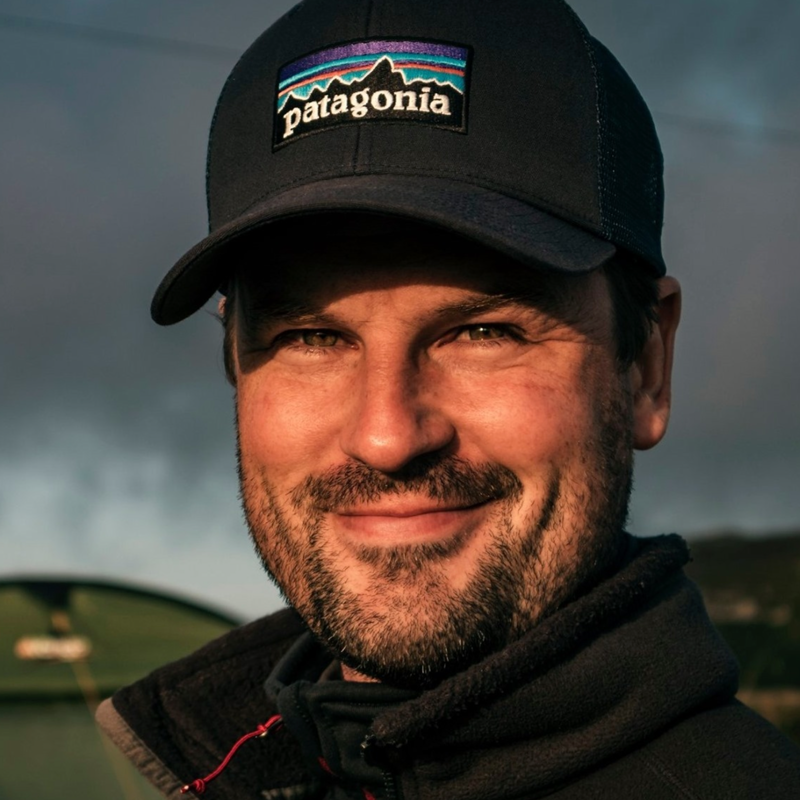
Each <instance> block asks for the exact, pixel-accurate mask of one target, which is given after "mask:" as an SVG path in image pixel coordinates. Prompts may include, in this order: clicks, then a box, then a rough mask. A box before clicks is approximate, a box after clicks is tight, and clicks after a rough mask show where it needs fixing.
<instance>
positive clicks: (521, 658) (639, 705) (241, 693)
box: [98, 536, 800, 800]
mask: <svg viewBox="0 0 800 800" xmlns="http://www.w3.org/2000/svg"><path fill="white" fill-rule="evenodd" d="M687 560H688V551H687V548H686V545H685V543H684V542H683V541H682V540H681V539H680V538H679V537H677V536H664V537H658V538H655V539H635V538H633V537H631V538H630V547H629V550H628V555H627V558H626V559H625V562H624V564H623V565H622V567H621V568H620V569H619V570H618V571H617V572H616V573H615V574H614V575H613V576H611V577H609V578H608V579H607V580H605V581H603V582H602V583H601V584H599V585H598V586H596V587H595V588H594V589H593V590H592V591H590V592H589V593H587V594H585V595H583V596H582V597H580V598H578V599H577V600H575V601H574V602H572V603H570V604H568V605H566V606H565V607H564V608H562V609H560V610H559V611H558V612H556V613H555V614H553V615H551V616H550V617H548V618H547V619H545V620H543V621H542V622H541V623H540V624H539V625H537V626H536V627H535V628H534V629H533V630H531V631H530V632H529V633H528V634H527V635H526V636H525V637H523V638H522V639H520V640H519V641H517V642H515V643H514V644H512V645H510V646H509V647H507V648H506V649H504V650H503V651H501V652H499V653H495V654H493V655H492V656H490V657H488V658H487V659H485V660H484V661H482V662H480V663H478V664H475V665H474V666H472V667H470V668H469V669H467V670H465V671H464V672H462V673H459V674H458V675H455V676H453V677H451V678H449V679H447V680H445V681H443V682H442V683H441V684H439V685H438V686H437V687H435V688H433V689H430V690H426V691H421V692H417V691H410V690H401V689H396V688H393V687H388V686H384V685H380V684H354V683H349V682H346V681H341V680H323V681H320V680H319V677H320V675H321V674H322V672H323V670H324V669H325V667H326V666H327V665H328V664H329V663H330V655H328V654H327V653H325V651H324V650H323V649H322V648H320V647H319V645H318V644H317V643H316V642H315V641H314V639H313V638H312V637H311V636H310V634H308V633H307V632H305V631H304V628H303V625H302V623H301V622H300V620H299V619H298V618H297V616H296V615H295V614H294V613H293V612H292V611H289V610H287V611H281V612H279V613H278V614H275V615H273V616H271V617H267V618H265V619H262V620H258V621H256V622H254V623H252V624H250V625H247V626H245V627H243V628H240V629H237V630H235V631H233V632H231V633H229V634H227V635H226V636H224V637H222V638H221V639H218V640H216V641H215V642H212V643H211V644H209V645H207V646H206V647H204V648H202V649H201V650H199V651H198V652H197V653H195V654H193V655H191V656H189V657H187V658H185V659H182V660H181V661H178V662H175V663H174V664H170V665H168V666H166V667H163V668H161V669H159V670H157V671H156V672H154V673H153V674H151V675H150V676H149V677H147V678H145V679H144V680H142V681H140V682H138V683H136V684H134V685H133V686H131V687H128V688H126V689H123V690H122V691H120V692H118V693H117V694H116V695H115V696H114V698H112V700H110V701H106V703H105V704H104V705H103V706H101V709H100V711H99V713H98V719H99V720H100V723H101V725H102V726H103V727H104V728H105V730H106V732H107V733H108V734H109V735H110V736H111V738H112V739H113V740H114V741H115V742H116V743H117V744H118V745H119V746H120V747H121V749H122V750H123V751H124V752H125V753H126V754H127V755H128V757H129V758H131V760H133V761H134V763H135V764H136V765H137V766H138V767H139V769H141V771H142V772H143V773H145V774H146V775H147V776H148V777H149V778H150V779H151V780H152V781H153V782H154V783H155V784H156V786H158V787H159V788H160V789H161V791H162V792H163V793H164V794H165V795H166V796H167V797H170V798H176V799H177V798H178V797H180V796H181V795H180V794H179V789H180V787H181V785H183V784H185V783H188V782H190V781H191V780H193V779H194V778H198V777H202V776H203V775H205V774H207V773H208V772H210V771H211V770H212V769H213V767H214V766H216V764H217V763H218V762H219V761H220V760H221V759H222V758H223V757H224V755H225V754H226V752H227V751H228V749H229V748H230V746H231V745H232V744H233V742H235V741H236V740H237V739H238V738H239V737H240V736H241V735H242V734H244V733H246V732H248V731H250V730H253V729H254V728H256V727H257V726H258V725H259V724H260V723H263V722H265V721H266V720H267V719H268V718H270V717H271V716H273V715H274V714H276V713H280V714H281V715H282V717H283V722H284V727H283V728H282V729H281V730H279V731H277V732H274V733H271V734H270V735H269V736H268V737H266V738H263V739H255V740H253V741H249V742H247V743H246V744H245V745H243V746H242V748H241V749H240V750H239V751H238V752H237V754H236V756H235V757H234V758H233V759H232V760H231V762H230V765H229V767H228V768H227V769H226V770H225V771H224V772H223V773H222V774H221V775H220V776H219V777H218V778H216V779H215V781H214V782H213V783H210V784H209V785H208V787H207V789H206V794H205V796H206V797H207V798H209V800H217V798H219V800H222V799H223V798H226V799H229V800H234V799H235V800H246V799H247V798H259V799H260V798H265V799H266V800H301V799H302V798H321V797H327V798H336V800H339V799H340V798H341V799H342V800H343V799H344V798H355V799H356V800H364V798H367V800H368V799H369V798H372V797H374V798H379V799H380V798H390V799H393V798H397V799H398V800H400V799H401V798H402V800H462V799H463V800H472V799H473V798H475V799H477V798H480V800H492V799H494V798H496V799H497V800H508V799H510V798H520V800H522V799H523V798H530V799H531V800H532V799H533V798H539V797H552V798H556V800H578V799H579V798H580V799H581V800H585V799H586V798H597V799H598V800H601V799H602V800H605V799H608V800H612V799H613V800H634V799H635V800H668V799H669V800H676V799H677V798H682V799H683V800H739V799H741V800H762V799H763V800H784V799H785V800H789V799H790V798H793V799H794V800H797V799H798V798H800V750H798V749H797V748H796V747H795V746H794V745H793V744H792V743H791V742H789V740H788V739H786V738H785V737H783V736H782V735H781V734H780V733H779V732H778V731H777V730H776V729H775V728H773V727H772V726H771V725H770V724H769V723H767V722H766V721H765V720H763V719H761V718H760V717H759V716H758V715H756V714H755V713H753V712H752V711H750V710H749V709H747V708H746V707H744V706H743V705H741V704H740V703H739V702H737V701H736V700H735V699H734V694H735V692H736V688H737V668H736V663H735V661H734V660H733V657H732V655H731V653H730V651H729V650H728V649H727V647H726V646H725V645H724V643H723V642H722V640H721V639H720V637H719V635H718V634H717V632H716V631H715V629H714V628H713V626H712V625H711V624H710V622H709V620H708V617H707V616H706V613H705V610H704V608H703V603H702V599H701V597H700V594H699V592H698V590H697V588H696V587H695V586H694V584H693V583H691V581H689V580H688V579H687V578H686V577H685V576H684V574H683V572H682V570H681V567H682V566H683V564H684V563H685V562H686V561H687ZM267 676H269V677H268V679H267V680H266V691H265V690H264V685H265V679H266V678H267Z"/></svg>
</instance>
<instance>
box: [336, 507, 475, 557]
mask: <svg viewBox="0 0 800 800" xmlns="http://www.w3.org/2000/svg"><path fill="white" fill-rule="evenodd" d="M490 503H491V500H485V501H482V502H479V503H474V504H472V505H460V504H441V503H431V501H430V500H424V501H422V500H413V501H403V500H399V499H396V498H392V499H391V501H387V502H381V503H375V504H364V505H358V506H354V507H349V508H344V509H341V510H336V511H334V512H332V514H331V517H332V520H333V521H334V524H335V526H336V527H337V528H339V529H340V530H341V532H342V533H343V534H344V536H345V537H346V538H348V539H353V540H355V541H356V542H357V543H358V544H359V545H365V544H368V545H372V546H386V547H396V546H402V545H409V544H422V543H425V542H436V541H440V540H442V539H448V538H450V537H452V536H456V535H464V534H467V535H468V534H469V533H470V532H471V530H472V529H474V528H475V527H476V526H477V525H478V523H479V522H480V520H482V519H483V518H484V516H485V514H486V507H487V506H488V505H489V504H490Z"/></svg>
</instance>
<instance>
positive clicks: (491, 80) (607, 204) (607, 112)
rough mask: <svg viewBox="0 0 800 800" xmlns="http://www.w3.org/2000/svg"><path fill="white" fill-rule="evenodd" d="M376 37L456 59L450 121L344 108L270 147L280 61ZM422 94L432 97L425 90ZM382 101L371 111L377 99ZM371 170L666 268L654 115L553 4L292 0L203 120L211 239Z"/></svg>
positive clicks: (280, 133)
mask: <svg viewBox="0 0 800 800" xmlns="http://www.w3.org/2000/svg"><path fill="white" fill-rule="evenodd" d="M375 41H379V42H402V43H408V42H412V43H413V42H428V43H432V44H434V45H439V44H444V45H449V46H454V47H457V48H463V49H464V50H466V52H467V53H468V56H467V58H466V59H465V60H466V62H467V65H466V68H465V69H464V70H463V72H464V85H463V104H464V119H463V125H462V126H461V128H458V126H450V127H446V126H443V125H438V124H436V121H435V120H434V121H432V122H431V123H430V124H426V123H425V121H424V120H420V119H408V118H405V119H404V118H402V115H397V116H396V118H393V117H392V114H391V109H390V111H389V112H387V114H385V115H384V116H383V117H382V118H380V115H376V114H374V113H373V110H372V107H371V108H370V115H369V117H367V116H365V117H364V118H363V119H359V118H357V117H353V115H352V114H343V115H340V117H341V122H339V121H338V120H332V121H331V124H330V125H329V126H328V125H327V122H326V126H319V125H318V123H315V125H317V127H315V126H314V125H311V126H305V127H306V128H309V127H310V128H313V130H310V132H307V133H306V134H305V135H301V136H298V137H297V138H295V139H293V140H292V139H289V140H288V141H285V140H284V141H282V140H281V137H284V139H285V138H286V137H285V131H286V130H287V127H286V125H287V123H286V122H285V119H284V118H282V117H281V115H280V114H279V113H277V112H276V109H277V105H276V104H277V102H278V97H279V91H280V86H279V84H280V75H281V70H282V68H285V67H286V66H287V65H292V64H294V63H295V62H298V60H299V59H303V58H304V57H306V56H308V55H309V54H313V53H315V52H317V51H326V50H328V49H330V48H334V47H335V46H338V45H344V46H345V48H344V50H342V52H344V51H347V52H351V51H353V50H352V48H353V46H354V45H355V44H359V45H363V43H370V42H375ZM348 47H350V50H347V48H348ZM373 49H374V48H373ZM388 49H392V48H388ZM325 57H327V56H325ZM317 60H319V59H317ZM323 60H324V59H323ZM339 60H341V59H339ZM300 63H301V66H302V65H303V64H305V63H306V62H300ZM330 63H334V61H333V60H331V62H330ZM381 66H382V68H384V69H385V68H386V66H387V65H386V63H384V64H383V65H381ZM376 69H377V67H376ZM294 72H295V73H296V74H300V73H297V70H296V69H295V70H294ZM284 74H286V73H285V71H284ZM404 74H408V73H404ZM359 85H360V84H358V82H356V83H352V84H350V86H349V89H347V88H342V92H343V93H345V94H347V93H348V92H349V94H350V95H352V93H353V91H354V90H356V89H357V88H358V86H359ZM422 85H423V84H422V83H419V84H418V86H417V88H418V89H419V88H420V87H421V86H422ZM429 86H431V87H433V91H434V92H435V91H436V86H437V84H436V82H435V81H432V82H429ZM393 88H395V89H396V88H397V87H393ZM323 94H324V93H323V92H320V93H318V94H316V95H312V96H311V97H317V98H320V97H322V95H323ZM373 94H374V92H373ZM390 94H392V92H385V93H384V95H383V96H382V97H381V98H380V100H381V102H380V104H379V103H377V102H374V103H373V107H374V108H378V109H379V108H382V107H384V106H386V105H387V103H388V102H389V95H390ZM332 99H333V97H332V96H331V100H332ZM399 102H400V101H398V103H399ZM330 108H331V106H328V107H327V109H328V110H330ZM317 113H319V109H317ZM297 115H299V111H298V112H297ZM297 115H296V116H297ZM296 116H295V117H294V118H293V119H296ZM376 116H378V117H379V118H377V119H376V118H375V117H376ZM439 121H441V119H440V120H439ZM420 122H421V123H422V124H420ZM276 125H282V126H284V128H282V129H277V128H276ZM302 127H303V126H302V125H301V128H302ZM368 174H369V175H375V174H396V175H403V176H420V177H431V176H435V177H441V178H448V179H452V180H457V181H460V182H463V183H465V184H469V185H474V186H479V187H482V188H485V189H490V190H494V191H496V192H499V193H501V194H503V195H506V196H508V197H511V198H515V199H517V200H521V201H524V202H525V203H528V204H530V205H532V206H534V207H536V208H538V209H540V210H543V211H546V212H549V213H550V214H552V215H554V216H556V217H559V218H560V219H563V220H566V221H567V222H570V223H572V224H574V225H576V226H578V227H580V228H583V229H585V230H587V231H590V232H592V233H594V234H595V235H597V236H599V237H602V238H604V239H606V240H608V241H611V242H613V243H615V244H617V245H619V246H621V247H622V248H624V249H626V250H628V251H629V252H631V253H632V254H635V255H636V256H639V257H640V258H642V259H644V261H645V262H647V263H648V264H650V265H651V266H652V268H653V269H654V270H655V271H657V272H663V270H664V267H663V260H662V257H661V250H660V232H661V219H662V212H663V208H662V203H663V200H662V198H663V187H662V182H661V174H662V161H661V152H660V148H659V145H658V140H657V137H656V134H655V130H654V127H653V123H652V119H651V117H650V114H649V112H648V111H647V108H646V106H645V104H644V101H643V100H642V98H641V96H640V95H639V93H638V91H637V90H636V88H635V87H634V85H633V83H632V82H631V81H630V79H629V78H628V76H627V74H626V73H625V72H624V70H623V69H622V67H621V66H620V65H619V63H618V62H617V61H616V60H615V59H614V57H613V56H612V55H611V54H610V53H609V52H608V51H607V50H606V49H605V48H604V47H603V46H602V45H601V44H599V43H598V42H597V41H596V40H594V39H593V38H592V37H591V36H589V34H588V33H587V31H586V29H585V28H584V26H583V25H582V23H580V21H579V20H578V19H577V17H576V16H575V14H574V13H573V12H572V10H571V9H570V8H569V7H568V6H567V5H566V4H565V3H563V2H561V0H493V2H492V3H486V2H485V0H456V1H455V2H454V1H453V0H436V2H431V0H304V2H302V3H300V4H299V5H298V6H296V7H295V8H293V9H292V10H291V11H290V12H289V13H288V14H286V15H285V16H284V17H282V18H281V19H280V20H279V21H278V22H277V23H275V25H273V26H272V27H271V28H270V29H269V30H268V31H266V32H265V33H264V34H263V35H262V36H261V37H260V38H259V39H258V40H257V41H256V42H255V43H254V44H253V45H252V46H251V47H250V49H249V50H248V51H247V52H246V53H245V54H244V56H243V57H242V58H241V59H240V61H239V63H238V64H237V65H236V67H235V68H234V70H233V72H232V74H231V76H230V78H229V80H228V82H227V83H226V85H225V88H224V90H223V92H222V95H221V97H220V100H219V103H218V106H217V111H216V113H215V117H214V121H213V123H212V132H211V139H210V144H209V154H208V182H207V188H208V207H209V222H210V228H211V230H212V231H214V230H215V229H217V228H219V227H220V226H223V225H225V224H226V223H229V222H230V221H232V220H234V219H236V218H237V217H239V216H240V215H242V214H244V213H245V212H247V210H248V209H249V208H251V207H252V206H254V205H255V204H257V203H259V202H261V201H263V200H264V199H265V198H267V197H269V196H270V195H273V194H276V193H278V192H281V191H284V190H287V189H290V188H292V187H296V186H299V185H302V184H303V183H311V182H315V181H320V180H324V179H327V178H336V177H346V176H354V175H355V176H357V175H368Z"/></svg>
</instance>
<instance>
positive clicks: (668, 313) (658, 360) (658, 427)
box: [630, 277, 681, 450]
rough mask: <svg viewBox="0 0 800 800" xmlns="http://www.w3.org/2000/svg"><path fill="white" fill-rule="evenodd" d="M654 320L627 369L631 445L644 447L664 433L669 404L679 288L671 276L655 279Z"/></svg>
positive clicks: (667, 421)
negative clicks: (656, 316) (635, 356)
mask: <svg viewBox="0 0 800 800" xmlns="http://www.w3.org/2000/svg"><path fill="white" fill-rule="evenodd" d="M658 285H659V296H658V322H656V323H655V324H654V325H653V329H652V331H651V332H650V338H649V339H648V340H647V342H646V343H645V346H644V348H643V349H642V352H641V354H640V355H639V357H638V358H637V359H636V361H635V362H634V364H633V366H632V367H631V370H630V381H631V391H632V392H633V446H634V447H635V448H636V449H637V450H648V449H649V448H651V447H654V446H655V445H657V444H658V443H659V442H660V441H661V439H662V438H663V436H664V434H665V433H666V432H667V424H668V423H669V411H670V406H671V403H672V358H673V354H674V351H675V331H676V330H677V328H678V322H679V321H680V318H681V287H680V284H679V283H678V281H676V280H675V278H672V277H666V278H661V279H660V280H659V282H658Z"/></svg>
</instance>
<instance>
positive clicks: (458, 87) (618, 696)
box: [99, 0, 800, 800]
mask: <svg viewBox="0 0 800 800" xmlns="http://www.w3.org/2000/svg"><path fill="white" fill-rule="evenodd" d="M662 194H663V193H662V184H661V156H660V151H659V147H658V141H657V138H656V135H655V131H654V129H653V125H652V121H651V119H650V116H649V113H648V112H647V109H646V107H645V105H644V103H643V101H642V99H641V97H640V96H639V94H638V93H637V91H636V89H635V87H634V86H633V84H632V83H631V82H630V79H629V78H628V77H627V75H626V74H625V73H624V71H623V70H622V68H621V67H620V66H619V64H618V63H617V62H616V61H615V60H614V58H613V57H612V56H611V55H610V54H609V53H608V51H607V50H605V49H604V48H603V46H602V45H600V44H599V43H598V42H597V41H595V40H594V39H592V38H591V37H590V36H589V34H588V33H587V32H586V30H585V28H584V27H583V26H582V24H581V23H580V22H579V21H578V20H577V18H576V17H575V16H574V14H573V13H572V11H571V10H570V9H569V8H568V7H567V6H566V5H565V4H564V3H563V2H561V0H503V1H500V0H498V2H495V3H492V4H486V3H479V2H477V0H459V2H451V1H450V0H442V1H441V2H431V1H430V0H306V1H305V2H303V3H301V4H300V5H299V6H297V7H296V8H295V9H293V10H292V11H291V12H290V13H289V14H287V15H286V16H285V17H284V18H283V19H281V20H280V21H279V22H278V23H276V24H275V25H274V26H273V27H272V28H271V29H270V30H269V31H267V32H266V33H265V34H264V35H263V36H262V37H261V38H260V39H259V40H258V41H257V42H256V43H255V44H254V45H253V47H252V48H251V49H250V50H249V51H248V52H247V53H246V54H245V55H244V56H243V58H242V59H241V60H240V62H239V63H238V64H237V66H236V67H235V69H234V71H233V73H232V75H231V77H230V79H229V80H228V82H227V84H226V86H225V89H224V90H223V93H222V96H221V98H220V101H219V104H218V108H217V112H216V115H215V119H214V123H213V125H212V133H211V140H210V146H209V162H208V199H209V213H210V225H211V234H210V235H209V236H208V237H207V238H206V239H204V240H203V241H202V242H200V243H199V244H198V245H197V246H195V247H194V248H193V249H192V250H190V251H189V252H188V253H187V254H186V255H185V256H184V257H183V258H182V259H181V261H179V262H178V264H177V265H176V266H175V267H174V268H173V270H172V271H171V272H170V273H169V275H168V276H167V277H166V278H165V279H164V281H163V282H162V284H161V286H160V287H159V290H158V292H157V293H156V296H155V298H154V301H153V309H152V311H153V316H154V319H155V320H156V321H157V322H159V323H161V324H171V323H174V322H177V321H179V320H181V319H183V318H184V317H186V316H188V315H189V314H191V313H193V312H194V311H196V310H197V309H198V308H200V306H202V304H203V303H204V302H205V301H206V300H208V299H209V298H210V297H211V296H212V294H213V293H214V292H215V291H216V290H218V289H219V290H220V291H221V292H222V294H223V300H222V301H221V304H220V310H221V316H222V319H223V323H224V326H225V354H226V366H227V369H228V374H229V378H230V380H231V382H232V383H233V385H234V386H235V389H236V410H237V430H238V446H239V464H240V477H241V495H242V500H243V506H244V511H245V515H246V518H247V522H248V525H249V528H250V531H251V534H252V538H253V541H254V544H255V546H256V550H257V552H258V554H259V556H260V557H261V559H262V561H263V564H264V566H265V568H266V570H267V571H268V573H269V574H270V575H271V576H272V577H273V578H274V580H275V581H276V582H277V583H278V585H279V586H280V588H281V590H282V591H283V593H284V595H285V596H286V599H287V600H288V602H289V604H290V606H291V610H287V611H284V612H280V613H278V614H276V615H273V616H272V617H268V618H266V619H263V620H259V621H257V622H255V623H252V624H251V625H248V626H245V627H244V628H242V629H239V630H237V631H235V632H233V633H231V634H230V635H228V636H226V637H223V638H222V639H221V640H218V641H216V642H213V643H211V644H210V645H208V646H207V647H205V648H203V649H202V650H200V651H199V652H198V653H196V654H194V655H192V656H190V657H188V658H187V659H184V660H183V661H180V662H177V663H176V664H173V665H168V666H166V667H164V668H162V669H161V670H159V671H157V672H156V673H154V674H153V675H151V676H150V677H148V678H146V679H145V680H143V681H141V682H140V683H138V684H136V685H134V686H132V687H129V688H128V689H125V690H123V691H122V692H120V693H118V694H117V695H116V696H115V697H114V698H113V699H112V700H111V701H107V702H106V703H105V704H104V705H103V706H102V708H101V711H100V714H99V718H100V720H101V722H102V724H103V726H104V727H105V729H106V731H107V732H108V733H109V734H110V735H111V736H112V738H113V739H114V740H115V741H116V742H117V743H118V744H119V745H120V747H122V749H123V750H124V751H125V752H126V753H127V754H128V756H129V757H130V758H131V759H132V760H133V761H134V762H135V763H136V764H137V766H138V767H139V768H140V769H141V770H142V771H143V772H144V773H145V774H146V775H148V777H149V778H150V779H151V780H152V781H153V782H154V783H155V784H156V786H158V787H159V788H160V789H161V790H162V791H163V792H164V794H165V795H166V796H168V797H178V796H180V794H181V792H184V793H186V792H194V793H196V794H200V793H203V792H204V791H208V793H209V794H212V795H213V796H215V797H220V798H222V797H226V798H239V799H241V798H245V797H253V798H256V797H264V798H276V799H277V798H285V799H287V800H288V798H301V797H309V798H311V797H331V798H345V797H348V798H404V800H412V799H413V800H416V798H420V800H422V799H423V798H426V799H427V798H431V799H433V798H478V797H480V798H486V797H494V798H534V797H554V798H561V800H567V799H568V798H569V799H571V798H587V797H597V798H655V799H656V800H659V799H660V798H726V799H727V798H757V797H758V798H789V797H797V796H799V794H800V754H798V752H797V750H796V749H795V748H794V747H793V746H792V745H791V744H790V743H789V742H788V741H787V740H786V739H784V738H783V737H782V736H781V735H780V734H779V733H778V732H777V731H776V730H775V729H774V728H772V727H771V726H769V725H768V724H767V723H766V722H764V721H763V720H761V719H760V718H758V717H757V716H756V715H755V714H753V713H752V712H750V711H749V710H747V709H745V708H744V707H743V706H742V705H741V704H739V703H737V702H736V701H735V699H734V694H735V691H736V681H737V676H736V665H735V662H734V661H733V659H732V657H731V654H730V652H729V651H728V650H727V648H726V647H725V646H724V645H723V643H722V642H721V640H720V639H719V637H718V636H717V634H716V632H715V631H714V629H713V628H712V627H711V625H710V623H709V622H708V619H707V617H706V615H705V612H704V610H703V607H702V602H701V600H700V598H699V594H698V592H697V590H696V588H695V587H694V586H693V585H692V584H691V583H690V582H689V581H688V580H687V579H686V578H685V577H684V576H683V574H682V572H681V567H682V565H683V564H684V563H685V562H686V561H687V560H688V553H687V550H686V546H685V544H684V543H683V542H682V540H680V539H679V538H678V537H676V536H665V537H659V538H656V539H651V540H640V539H636V538H635V537H633V536H630V535H628V534H626V533H624V531H623V526H624V523H625V520H626V516H627V504H628V497H629V494H630V488H631V474H632V451H633V449H634V448H639V449H645V448H649V447H652V446H654V445H655V444H657V443H658V442H659V441H660V439H661V438H662V437H663V435H664V433H665V431H666V427H667V421H668V417H669V408H670V374H671V366H672V354H673V343H674V336H675V330H676V326H677V324H678V319H679V312H680V290H679V286H678V284H677V282H676V281H675V280H674V279H673V278H670V277H666V276H665V271H666V269H665V265H664V262H663V259H662V256H661V250H660V229H661V219H662ZM256 736H258V737H262V738H260V739H259V740H258V741H256V742H250V741H249V739H251V738H255V737H256ZM229 751H230V752H229ZM218 762H221V763H220V767H219V768H217V769H212V768H213V767H215V766H216V764H217V763H218ZM202 776H205V777H202ZM212 781H213V783H212Z"/></svg>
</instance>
